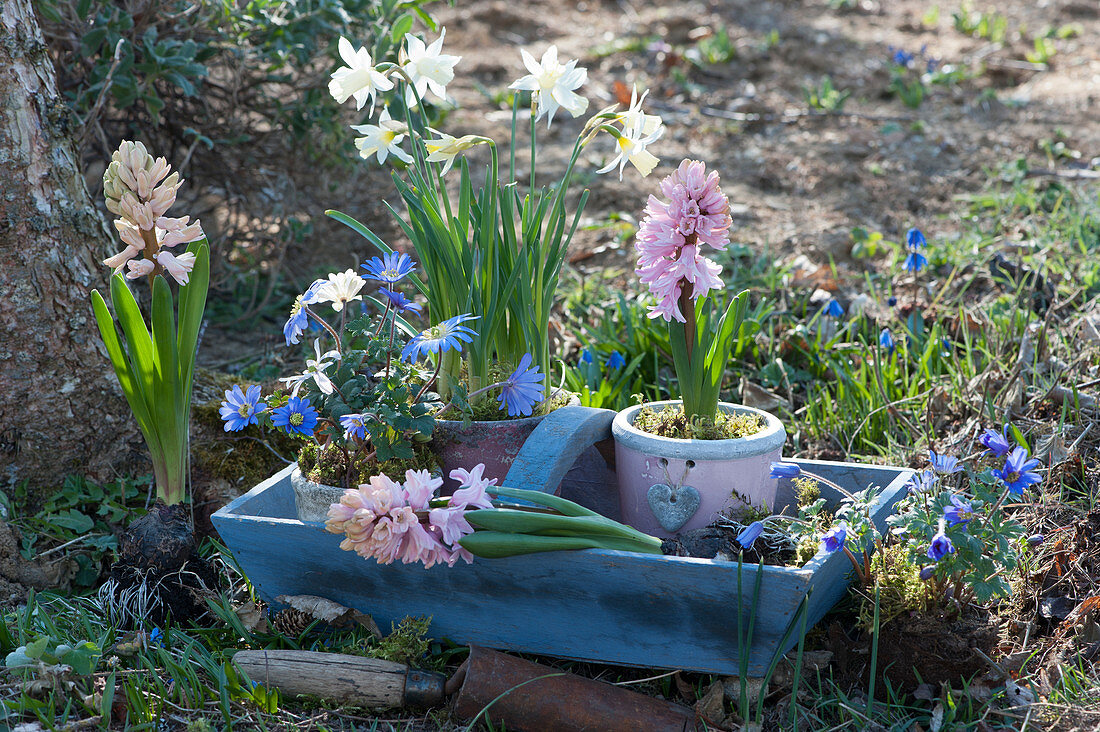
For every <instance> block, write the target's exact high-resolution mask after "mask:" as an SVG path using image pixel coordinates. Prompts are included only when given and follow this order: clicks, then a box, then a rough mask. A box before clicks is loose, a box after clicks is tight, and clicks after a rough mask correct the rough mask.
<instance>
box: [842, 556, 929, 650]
mask: <svg viewBox="0 0 1100 732" xmlns="http://www.w3.org/2000/svg"><path fill="white" fill-rule="evenodd" d="M871 578H872V579H870V580H869V582H871V583H872V584H874V583H875V582H877V584H878V586H879V624H880V626H881V625H882V624H885V623H886V622H888V621H889V620H891V619H893V618H896V617H897V616H899V615H901V614H902V613H906V612H917V613H921V614H925V613H928V612H929V611H930V610H931V609H932V606H933V605H934V604H935V597H934V595H933V592H932V585H931V584H930V583H928V582H926V581H924V580H922V579H921V578H920V567H918V566H917V565H916V564H913V562H912V561H910V559H909V549H908V548H907V547H905V546H903V545H900V544H895V545H893V546H888V547H885V548H883V549H881V550H880V551H879V552H877V553H876V554H875V555H874V556H872V557H871ZM859 625H860V626H861V627H862V628H865V629H866V630H867V631H869V632H874V631H877V630H878V629H877V628H875V597H874V593H873V592H870V593H867V594H865V595H864V596H863V598H862V601H861V602H860V607H859Z"/></svg>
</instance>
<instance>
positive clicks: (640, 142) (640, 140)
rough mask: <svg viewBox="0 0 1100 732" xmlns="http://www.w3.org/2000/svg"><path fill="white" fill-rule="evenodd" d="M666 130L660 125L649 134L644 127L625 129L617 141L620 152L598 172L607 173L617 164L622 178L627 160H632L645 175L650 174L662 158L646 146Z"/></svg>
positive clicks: (620, 178)
mask: <svg viewBox="0 0 1100 732" xmlns="http://www.w3.org/2000/svg"><path fill="white" fill-rule="evenodd" d="M664 132H665V128H664V126H658V127H657V129H656V131H654V132H653V133H652V134H649V135H646V134H645V130H644V128H643V127H637V128H633V129H630V128H628V129H625V130H623V131H622V133H620V134H619V136H618V137H617V138H616V141H617V142H618V143H619V154H618V155H617V156H615V159H614V160H612V161H611V162H610V163H608V164H607V165H605V166H604V167H602V168H600V169H599V170H597V171H596V172H597V173H606V172H608V171H610V170H612V169H613V168H614V167H615V166H616V165H617V166H619V180H622V179H623V168H625V167H626V164H627V162H630V163H631V164H632V165H633V166H634V167H635V168H637V169H638V172H640V173H641V174H642V175H643V176H647V175H649V174H650V173H652V172H653V169H654V168H655V167H657V163H659V162H660V160H658V159H657V156H656V155H654V154H653V153H651V152H649V151H648V150H646V148H647V147H648V146H649V145H650V144H652V143H653V142H654V141H655V140H656V139H657V138H659V137H660V136H661V135H663V134H664Z"/></svg>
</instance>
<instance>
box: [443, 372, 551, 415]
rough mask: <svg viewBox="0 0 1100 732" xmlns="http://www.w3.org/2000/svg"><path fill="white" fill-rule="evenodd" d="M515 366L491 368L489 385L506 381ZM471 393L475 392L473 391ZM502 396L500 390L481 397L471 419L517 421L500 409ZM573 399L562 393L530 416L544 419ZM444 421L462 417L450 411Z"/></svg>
mask: <svg viewBox="0 0 1100 732" xmlns="http://www.w3.org/2000/svg"><path fill="white" fill-rule="evenodd" d="M515 370H516V369H515V366H514V365H509V364H506V363H503V362H498V363H495V364H493V365H492V366H490V367H489V377H488V378H489V381H488V382H487V383H489V384H497V383H500V382H502V381H504V380H506V379H507V378H508V377H509V376H511V375H512V372H514V371H515ZM462 378H463V379H465V378H466V366H465V364H463V367H462ZM471 391H474V390H473V389H471ZM499 394H500V390H499V389H490V390H489V391H487V392H485V393H484V394H482V395H481V396H479V397H478V399H477V401H476V402H475V403H473V404H471V405H470V411H471V416H470V418H471V419H473V420H475V421H478V422H501V421H503V420H506V419H515V417H509V416H508V412H506V411H504V410H503V409H501V408H500V402H499V401H498V400H497V396H498V395H499ZM572 398H573V394H572V393H570V392H567V391H560V392H558V393H556V394H554V396H552V397H551V398H550V399H548V400H546V401H544V402H541V403H539V404H536V405H535V409H534V411H533V412H532V413H531V415H530V416H532V417H542V416H545V415H547V414H550V412H553V411H554V410H555V409H558V408H560V407H564V406H565V405H567V404H568V403H569V400H570V399H572ZM443 419H455V420H460V419H461V415H460V414H459V412H457V411H455V410H454V409H451V410H448V412H447V414H445V415H444V416H443Z"/></svg>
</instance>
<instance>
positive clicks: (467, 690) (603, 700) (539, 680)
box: [455, 646, 695, 732]
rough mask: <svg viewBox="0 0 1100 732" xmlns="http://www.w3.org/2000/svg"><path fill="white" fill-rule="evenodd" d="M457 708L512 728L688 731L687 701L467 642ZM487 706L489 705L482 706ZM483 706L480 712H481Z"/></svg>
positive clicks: (531, 731) (520, 731) (535, 731)
mask: <svg viewBox="0 0 1100 732" xmlns="http://www.w3.org/2000/svg"><path fill="white" fill-rule="evenodd" d="M460 673H464V674H465V678H464V680H463V682H462V688H461V689H459V692H458V698H457V699H456V701H455V714H457V715H458V716H459V717H462V718H464V719H473V718H474V717H477V716H478V715H479V714H482V716H483V717H486V718H488V720H489V721H491V722H492V723H493V724H495V725H503V726H504V727H505V728H506V729H508V730H514V731H515V732H525V731H526V732H546V730H555V732H574V731H575V732H581V731H582V730H584V731H586V732H592V731H593V730H599V731H600V732H637V730H647V732H689V731H690V730H694V729H695V714H694V712H692V710H690V709H688V708H687V707H683V706H681V705H679V704H673V703H672V702H669V701H664V700H661V699H654V698H653V697H650V696H646V695H645V694H640V693H638V692H636V691H630V690H629V689H625V688H621V687H618V686H612V685H611V684H606V683H604V682H602V681H595V680H592V679H586V678H584V677H581V676H577V675H575V674H570V673H565V672H562V671H558V670H557V669H553V668H550V667H548V666H542V665H539V664H537V663H532V662H530V661H524V660H523V659H520V658H516V657H515V656H509V655H507V654H504V653H497V652H496V651H491V650H489V649H487V648H480V647H478V646H470V657H469V659H467V660H466V662H465V663H464V664H463V669H461V670H460ZM486 707H488V709H486ZM483 710H484V713H483Z"/></svg>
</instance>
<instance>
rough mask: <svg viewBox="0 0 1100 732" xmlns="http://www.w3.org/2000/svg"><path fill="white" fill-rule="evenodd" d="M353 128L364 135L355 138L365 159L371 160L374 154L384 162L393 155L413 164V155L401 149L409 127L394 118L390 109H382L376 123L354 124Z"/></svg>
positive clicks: (361, 155) (356, 144) (356, 145)
mask: <svg viewBox="0 0 1100 732" xmlns="http://www.w3.org/2000/svg"><path fill="white" fill-rule="evenodd" d="M351 128H352V129H353V130H355V131H356V132H358V133H360V134H362V135H363V136H362V137H357V138H355V147H356V148H358V149H359V156H360V157H361V158H363V159H364V160H369V159H370V157H371V156H372V155H374V156H375V157H377V158H378V162H379V164H383V163H385V162H386V158H388V157H389V156H390V155H393V156H394V157H395V158H397V159H398V160H400V161H402V162H404V163H406V164H409V165H411V164H412V161H413V159H412V156H411V155H409V154H408V153H407V152H405V151H404V150H402V149H401V141H402V140H404V139H405V135H406V134H407V133H408V131H409V128H408V127H407V126H406V125H405V123H404V122H398V121H397V120H395V119H392V118H391V117H390V110H388V109H383V110H382V114H380V115H378V124H376V125H352V126H351Z"/></svg>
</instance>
